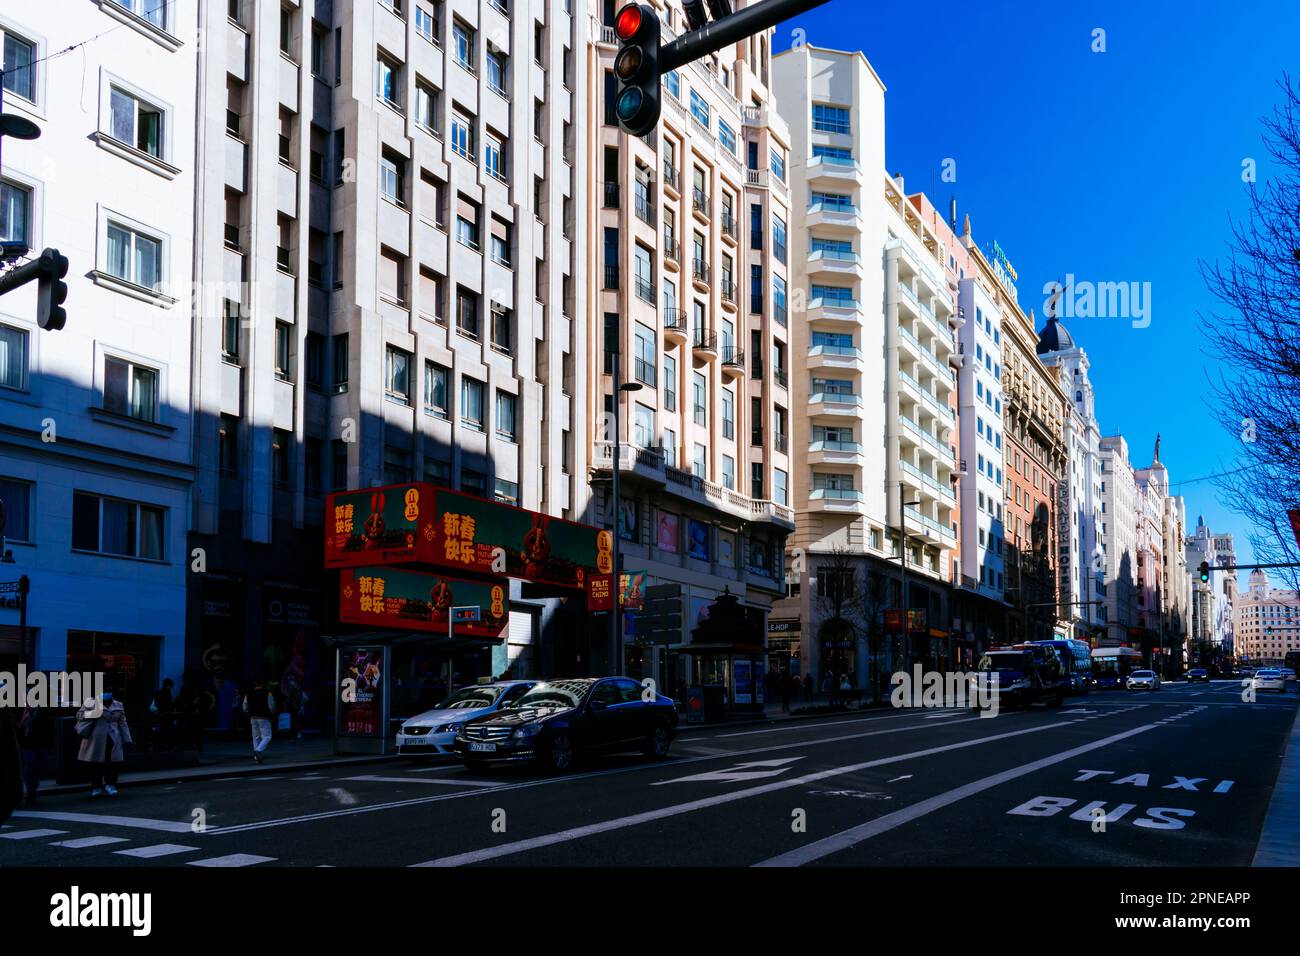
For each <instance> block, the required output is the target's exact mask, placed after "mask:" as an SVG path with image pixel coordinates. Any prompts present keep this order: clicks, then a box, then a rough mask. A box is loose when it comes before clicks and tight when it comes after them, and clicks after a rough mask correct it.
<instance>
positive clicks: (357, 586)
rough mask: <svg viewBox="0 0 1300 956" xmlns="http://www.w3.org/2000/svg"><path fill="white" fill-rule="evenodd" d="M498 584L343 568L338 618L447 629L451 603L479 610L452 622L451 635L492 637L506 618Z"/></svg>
mask: <svg viewBox="0 0 1300 956" xmlns="http://www.w3.org/2000/svg"><path fill="white" fill-rule="evenodd" d="M508 601H509V593H508V591H507V590H506V587H505V585H503V584H487V583H484V582H482V581H465V580H461V579H459V578H448V577H444V576H443V575H439V574H425V573H423V572H421V571H407V570H405V569H403V568H385V567H372V568H347V569H344V570H343V571H341V572H339V620H340V621H343V622H346V623H348V624H367V625H371V626H373V627H394V628H401V629H403V630H408V631H430V632H433V633H437V634H446V633H447V615H448V614H449V613H450V612H451V609H452V608H453V607H465V606H471V607H477V608H479V620H477V621H457V622H456V629H455V633H456V634H459V635H463V636H467V637H470V636H472V637H488V638H497V637H500V636H501V632H502V631H503V630H504V629H505V626H506V622H507V620H508V618H509V610H508V607H507V605H508Z"/></svg>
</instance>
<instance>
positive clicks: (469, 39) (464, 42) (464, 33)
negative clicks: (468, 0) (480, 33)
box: [451, 20, 474, 73]
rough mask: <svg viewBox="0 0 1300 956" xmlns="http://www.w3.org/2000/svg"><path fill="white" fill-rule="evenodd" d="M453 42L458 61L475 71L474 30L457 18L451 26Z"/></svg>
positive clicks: (470, 70)
mask: <svg viewBox="0 0 1300 956" xmlns="http://www.w3.org/2000/svg"><path fill="white" fill-rule="evenodd" d="M451 42H452V49H453V51H454V52H455V54H456V62H457V63H459V64H460V65H461V66H462V67H464V68H465V69H467V70H469V72H471V73H473V72H474V31H473V30H471V29H470V28H469V27H467V26H465V24H463V23H461V22H460V21H459V20H457V21H455V22H454V23H453V24H452V27H451Z"/></svg>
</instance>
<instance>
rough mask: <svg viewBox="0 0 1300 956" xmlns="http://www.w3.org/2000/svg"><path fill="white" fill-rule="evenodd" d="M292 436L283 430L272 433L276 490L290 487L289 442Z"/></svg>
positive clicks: (272, 472) (272, 456)
mask: <svg viewBox="0 0 1300 956" xmlns="http://www.w3.org/2000/svg"><path fill="white" fill-rule="evenodd" d="M291 440H292V436H291V435H290V434H289V433H288V432H287V431H284V430H283V429H280V428H276V429H273V430H272V432H271V484H272V485H274V486H275V487H276V488H280V489H287V488H288V487H289V442H290V441H291Z"/></svg>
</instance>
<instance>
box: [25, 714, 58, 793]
mask: <svg viewBox="0 0 1300 956" xmlns="http://www.w3.org/2000/svg"><path fill="white" fill-rule="evenodd" d="M53 738H54V734H53V729H52V727H51V720H50V716H49V714H47V713H45V708H43V707H24V708H23V710H22V714H21V715H20V716H19V718H18V747H19V749H20V751H21V753H22V762H23V802H24V803H26V804H27V806H29V807H30V806H31V805H32V804H33V803H35V802H36V791H37V789H38V788H39V787H40V784H41V765H42V763H43V762H44V760H45V752H46V751H47V750H49V749H50V741H51V740H53Z"/></svg>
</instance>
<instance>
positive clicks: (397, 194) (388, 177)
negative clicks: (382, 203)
mask: <svg viewBox="0 0 1300 956" xmlns="http://www.w3.org/2000/svg"><path fill="white" fill-rule="evenodd" d="M405 180H406V160H405V159H403V158H402V157H401V156H399V155H398V154H397V153H394V152H392V151H391V150H387V149H385V150H384V151H383V155H381V156H380V158H379V191H380V192H381V193H383V196H384V198H385V199H387V200H389V201H390V202H394V203H396V204H397V205H399V206H401V205H403V204H404V196H405V190H404V184H405Z"/></svg>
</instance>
